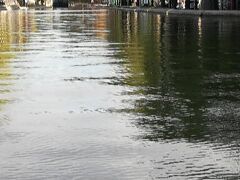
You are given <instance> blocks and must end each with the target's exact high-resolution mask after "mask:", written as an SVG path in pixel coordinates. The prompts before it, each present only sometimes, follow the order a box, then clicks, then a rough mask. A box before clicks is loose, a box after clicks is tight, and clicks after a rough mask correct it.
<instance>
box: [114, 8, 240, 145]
mask: <svg viewBox="0 0 240 180" xmlns="http://www.w3.org/2000/svg"><path fill="white" fill-rule="evenodd" d="M112 13H113V14H110V15H109V16H110V17H109V21H110V22H114V23H110V24H109V27H110V29H111V34H110V36H109V40H110V41H114V42H120V43H122V45H121V47H120V48H121V52H120V53H119V54H118V55H119V58H124V59H125V61H126V62H127V63H125V64H124V66H125V68H126V70H127V71H128V76H127V77H126V78H125V79H124V84H126V85H128V86H131V87H134V90H133V92H130V93H128V94H129V96H128V97H127V100H126V102H127V103H128V104H133V107H132V108H125V109H122V110H121V111H123V112H124V111H125V112H130V113H133V114H135V115H136V116H135V117H136V119H137V120H136V121H135V124H136V125H137V126H138V127H139V128H141V129H142V130H143V135H142V136H141V138H144V139H148V140H154V141H157V140H159V139H176V138H177V139H180V138H184V139H188V140H191V141H192V140H211V139H212V140H215V139H216V138H217V139H219V138H220V136H221V137H222V136H225V137H227V138H228V135H227V134H226V133H225V134H224V131H225V130H227V131H229V132H230V131H232V130H234V129H236V128H239V123H238V121H237V120H236V119H238V118H239V113H238V114H237V113H236V112H237V111H238V110H237V109H236V108H237V107H238V106H239V78H237V77H239V73H238V72H239V63H238V62H237V60H236V58H239V54H236V53H238V51H237V49H236V47H239V44H238V43H239V38H238V37H237V33H232V32H233V31H234V32H237V31H238V30H239V23H233V22H232V21H234V20H232V21H224V20H222V19H201V18H198V17H184V18H183V17H181V18H179V17H165V16H160V15H149V14H144V13H140V14H138V13H134V12H131V13H129V12H119V11H113V12H112ZM236 24H238V25H236ZM229 26H230V28H228V27H229ZM231 26H232V27H231ZM234 26H237V27H234ZM230 39H232V41H233V43H231V42H232V41H231V42H230ZM225 42H226V43H225ZM226 53H227V54H226ZM237 71H238V72H237ZM216 76H217V78H218V79H215V77H216ZM228 77H229V78H228ZM225 79H227V80H226V81H227V82H225ZM230 87H232V89H231V91H230ZM221 91H222V92H221ZM220 92H221V94H225V95H227V96H228V97H226V96H223V97H221V96H222V95H220V94H219V93H220ZM229 92H231V93H230V94H229ZM212 95H213V97H211V96H212ZM136 97H137V98H136ZM226 101H227V102H228V106H230V107H231V108H233V110H231V112H230V113H227V111H228V109H230V108H228V107H226V106H224V105H223V104H225V103H226ZM217 104H218V105H217ZM220 104H221V105H220ZM222 105H223V106H222ZM219 106H221V109H222V110H223V111H221V113H222V114H221V120H219V119H218V118H217V117H218V114H217V113H218V112H215V111H214V110H213V109H215V108H219ZM224 111H226V112H225V113H224ZM233 111H234V112H233ZM227 121H231V122H232V125H229V124H228V123H227ZM217 126H224V128H223V129H222V134H219V133H218V132H219V127H218V128H214V127H217ZM225 128H226V129H225ZM238 135H239V133H236V134H234V137H235V140H236V139H238V137H237V136H238ZM228 140H229V141H230V140H231V139H229V138H228Z"/></svg>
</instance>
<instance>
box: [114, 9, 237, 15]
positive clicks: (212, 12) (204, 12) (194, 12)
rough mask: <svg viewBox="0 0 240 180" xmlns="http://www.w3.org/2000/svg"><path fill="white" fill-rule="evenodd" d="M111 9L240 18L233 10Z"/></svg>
mask: <svg viewBox="0 0 240 180" xmlns="http://www.w3.org/2000/svg"><path fill="white" fill-rule="evenodd" d="M110 9H118V10H122V11H134V12H145V13H157V14H164V15H177V16H178V15H190V16H223V17H232V16H240V11H233V10H180V9H168V8H152V7H150V8H148V7H142V8H139V7H110Z"/></svg>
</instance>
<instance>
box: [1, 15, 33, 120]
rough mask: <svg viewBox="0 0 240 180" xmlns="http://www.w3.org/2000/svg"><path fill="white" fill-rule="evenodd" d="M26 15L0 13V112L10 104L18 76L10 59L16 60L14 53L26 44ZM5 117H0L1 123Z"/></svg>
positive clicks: (28, 23)
mask: <svg viewBox="0 0 240 180" xmlns="http://www.w3.org/2000/svg"><path fill="white" fill-rule="evenodd" d="M29 18H30V17H28V15H26V14H25V13H24V12H12V13H9V12H7V11H0V24H1V26H0V42H1V43H0V110H1V108H2V107H3V106H4V105H5V104H7V103H8V102H10V101H11V100H12V99H11V98H10V95H9V94H10V93H11V91H12V90H13V89H12V87H11V86H12V84H14V81H15V80H16V79H18V76H19V75H18V74H14V73H13V72H12V61H11V59H14V58H16V52H19V51H22V46H23V45H24V43H26V41H27V38H26V33H27V32H29V31H30V29H29V28H30V27H29V25H30V22H29ZM5 120H6V116H4V115H1V116H0V124H1V122H3V121H5Z"/></svg>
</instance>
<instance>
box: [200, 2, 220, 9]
mask: <svg viewBox="0 0 240 180" xmlns="http://www.w3.org/2000/svg"><path fill="white" fill-rule="evenodd" d="M200 7H201V9H203V10H218V0H202V1H201V4H200Z"/></svg>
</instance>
